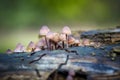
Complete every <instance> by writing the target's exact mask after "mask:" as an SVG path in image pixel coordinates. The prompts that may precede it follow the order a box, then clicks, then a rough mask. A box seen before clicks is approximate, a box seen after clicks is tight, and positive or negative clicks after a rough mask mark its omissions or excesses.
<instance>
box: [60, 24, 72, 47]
mask: <svg viewBox="0 0 120 80" xmlns="http://www.w3.org/2000/svg"><path fill="white" fill-rule="evenodd" d="M62 33H63V34H65V35H66V43H67V48H68V35H71V30H70V28H69V27H68V26H65V27H64V28H63V29H62Z"/></svg>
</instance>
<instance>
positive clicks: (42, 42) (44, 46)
mask: <svg viewBox="0 0 120 80" xmlns="http://www.w3.org/2000/svg"><path fill="white" fill-rule="evenodd" d="M36 47H39V48H40V49H45V48H46V42H45V38H42V39H40V40H39V41H38V42H37V43H36Z"/></svg>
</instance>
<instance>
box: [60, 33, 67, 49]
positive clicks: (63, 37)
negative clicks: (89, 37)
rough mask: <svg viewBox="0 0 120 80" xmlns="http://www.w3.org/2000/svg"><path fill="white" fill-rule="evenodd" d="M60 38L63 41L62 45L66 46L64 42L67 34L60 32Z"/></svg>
mask: <svg viewBox="0 0 120 80" xmlns="http://www.w3.org/2000/svg"><path fill="white" fill-rule="evenodd" d="M59 37H60V40H61V41H62V47H63V48H64V47H65V45H64V43H65V41H66V35H65V34H63V33H62V34H60V36H59Z"/></svg>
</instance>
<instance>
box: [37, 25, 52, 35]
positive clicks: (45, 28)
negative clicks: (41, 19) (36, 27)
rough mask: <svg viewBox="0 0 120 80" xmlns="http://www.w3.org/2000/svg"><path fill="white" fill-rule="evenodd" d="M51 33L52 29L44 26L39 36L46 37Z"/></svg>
mask: <svg viewBox="0 0 120 80" xmlns="http://www.w3.org/2000/svg"><path fill="white" fill-rule="evenodd" d="M49 31H50V29H49V28H48V27H47V26H42V27H41V29H40V32H39V35H41V36H45V35H47V33H48V32H49Z"/></svg>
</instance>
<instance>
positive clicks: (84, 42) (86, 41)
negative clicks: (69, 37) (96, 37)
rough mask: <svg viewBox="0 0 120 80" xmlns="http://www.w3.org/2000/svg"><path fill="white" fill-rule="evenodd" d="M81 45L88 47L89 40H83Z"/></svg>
mask: <svg viewBox="0 0 120 80" xmlns="http://www.w3.org/2000/svg"><path fill="white" fill-rule="evenodd" d="M82 44H83V45H85V46H89V45H90V40H89V39H83V42H82Z"/></svg>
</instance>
